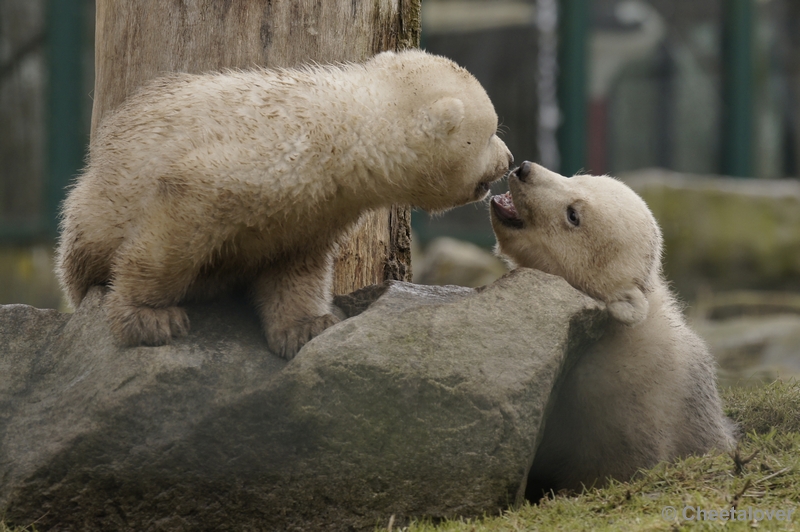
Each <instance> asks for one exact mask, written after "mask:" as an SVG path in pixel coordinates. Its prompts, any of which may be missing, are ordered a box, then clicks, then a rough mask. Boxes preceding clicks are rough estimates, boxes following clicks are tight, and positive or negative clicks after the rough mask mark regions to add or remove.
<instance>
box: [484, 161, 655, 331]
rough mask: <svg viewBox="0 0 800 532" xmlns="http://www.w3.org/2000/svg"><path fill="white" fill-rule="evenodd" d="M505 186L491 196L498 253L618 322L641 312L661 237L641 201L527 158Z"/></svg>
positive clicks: (615, 184) (601, 180)
mask: <svg viewBox="0 0 800 532" xmlns="http://www.w3.org/2000/svg"><path fill="white" fill-rule="evenodd" d="M509 188H510V192H509V193H506V194H503V195H499V196H494V197H493V198H492V200H491V217H492V227H493V228H494V232H495V235H496V237H497V244H498V251H499V252H500V253H501V254H503V255H505V256H506V257H508V258H509V259H511V260H512V261H513V262H514V263H516V264H517V265H519V266H526V267H529V268H536V269H538V270H542V271H544V272H547V273H551V274H554V275H558V276H561V277H563V278H564V279H566V281H567V282H568V283H569V284H571V285H572V286H574V287H575V288H577V289H579V290H581V291H583V292H585V293H587V294H589V295H590V296H592V297H595V298H597V299H600V300H602V301H605V302H606V304H607V306H608V310H609V313H610V314H611V315H612V316H613V317H614V318H615V319H617V320H618V321H620V322H622V323H625V324H627V325H635V324H637V323H639V322H640V321H642V320H643V319H644V318H645V317H647V312H648V307H649V304H648V300H647V295H648V293H649V292H650V291H651V290H652V289H653V288H654V286H655V284H656V283H657V282H658V280H659V278H660V276H661V249H662V236H661V230H660V228H659V226H658V223H657V222H656V220H655V218H654V217H653V214H652V213H651V212H650V209H649V208H648V207H647V205H646V204H645V202H644V200H642V198H640V197H639V196H638V195H637V194H636V193H635V192H634V191H633V190H631V189H630V188H628V186H627V185H625V184H624V183H622V182H621V181H618V180H616V179H614V178H611V177H607V176H591V175H577V176H574V177H570V178H567V177H564V176H561V175H559V174H556V173H555V172H551V171H549V170H547V169H545V168H543V167H541V166H539V165H536V164H532V163H530V162H528V161H525V162H524V163H522V165H521V166H520V167H519V168H517V169H516V170H515V171H513V172H512V173H511V174H510V176H509Z"/></svg>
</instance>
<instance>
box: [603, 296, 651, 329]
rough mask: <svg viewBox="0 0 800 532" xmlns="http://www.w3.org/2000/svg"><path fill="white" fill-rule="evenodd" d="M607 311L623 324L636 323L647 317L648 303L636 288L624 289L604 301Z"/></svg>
mask: <svg viewBox="0 0 800 532" xmlns="http://www.w3.org/2000/svg"><path fill="white" fill-rule="evenodd" d="M606 306H607V307H608V312H609V313H610V314H611V317H613V318H614V319H615V320H617V321H619V322H621V323H624V324H625V325H636V324H637V323H640V322H641V321H643V320H644V319H645V318H646V317H647V311H648V310H649V308H650V304H649V303H648V302H647V298H646V297H644V294H643V293H642V291H641V290H639V289H638V288H631V289H629V290H624V291H622V292H619V293H617V294H614V296H613V297H611V298H609V299H608V300H607V301H606Z"/></svg>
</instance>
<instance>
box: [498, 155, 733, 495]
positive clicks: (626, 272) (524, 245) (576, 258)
mask: <svg viewBox="0 0 800 532" xmlns="http://www.w3.org/2000/svg"><path fill="white" fill-rule="evenodd" d="M509 186H510V189H511V192H510V193H507V194H503V195H500V196H494V197H493V198H492V200H491V207H492V208H491V218H492V226H493V228H494V231H495V235H496V236H497V242H498V248H499V252H500V253H501V254H503V255H505V256H506V257H508V258H510V259H511V260H512V261H513V262H515V263H516V264H517V265H519V266H526V267H530V268H536V269H539V270H542V271H544V272H547V273H551V274H554V275H559V276H561V277H563V278H564V279H566V280H567V282H569V283H570V284H571V285H572V286H574V287H575V288H577V289H579V290H581V291H583V292H585V293H587V294H589V295H590V296H592V297H594V298H597V299H600V300H602V301H604V302H605V303H606V305H607V308H608V311H609V314H610V315H611V318H612V323H611V325H610V327H609V329H608V331H607V332H606V334H605V335H604V336H603V338H602V339H601V340H600V341H599V342H598V343H597V344H595V345H594V346H592V347H591V348H590V349H589V350H588V351H587V352H586V353H584V354H583V355H582V357H581V358H580V359H579V360H578V361H577V362H576V364H575V366H573V367H572V368H571V369H570V370H569V372H568V373H567V375H566V376H565V378H564V381H563V383H562V386H561V388H560V390H559V392H558V395H557V397H556V400H555V402H554V404H553V410H552V412H551V414H550V415H549V416H548V418H547V423H546V426H545V428H544V434H543V436H542V441H541V444H540V447H539V450H538V451H537V453H536V457H535V459H534V462H533V466H532V468H531V471H530V475H529V479H528V493H527V495H528V496H529V498H538V497H539V496H540V495H541V493H542V490H543V489H544V490H549V489H553V490H559V489H563V488H567V489H578V488H580V487H581V485H582V484H583V485H586V486H590V485H592V484H593V483H595V482H596V481H599V482H600V483H602V482H603V481H604V479H606V478H607V477H611V478H615V479H620V480H624V479H627V478H630V477H631V476H632V475H633V474H634V473H635V472H636V471H637V470H638V469H640V468H648V467H651V466H653V465H655V464H656V463H658V462H660V461H663V460H671V459H673V458H676V457H681V456H686V455H689V454H693V453H704V452H706V451H708V450H710V449H711V448H719V449H728V448H730V447H731V446H732V445H733V444H734V437H733V427H732V424H731V423H730V421H729V420H728V419H727V418H726V417H725V416H724V415H723V413H722V408H721V406H720V399H719V395H718V393H717V388H716V377H715V365H714V359H713V358H712V356H711V354H710V353H709V351H708V349H707V348H706V346H705V345H704V344H703V341H702V340H701V339H700V338H698V336H697V335H696V334H695V333H694V332H692V331H691V330H690V329H689V327H688V326H687V325H686V323H685V321H684V319H683V317H682V315H681V311H680V309H679V308H678V306H677V304H676V302H675V299H674V297H673V296H672V294H671V293H670V291H669V289H668V287H667V284H666V282H665V281H664V279H663V277H662V274H661V250H662V237H661V230H660V229H659V226H658V224H657V222H656V220H655V218H654V217H653V215H652V213H651V212H650V209H648V207H647V205H646V204H645V202H644V201H643V200H642V199H641V198H640V197H639V196H638V195H637V194H636V193H634V192H633V191H632V190H631V189H630V188H628V187H627V186H626V185H625V184H623V183H622V182H620V181H617V180H616V179H613V178H611V177H605V176H603V177H594V176H589V175H578V176H575V177H572V178H566V177H563V176H560V175H558V174H556V173H554V172H551V171H549V170H546V169H545V168H542V167H541V166H538V165H535V164H531V163H529V162H527V161H526V162H524V163H523V164H522V165H521V166H520V167H519V168H518V169H517V170H515V171H514V172H512V174H511V175H510V176H509Z"/></svg>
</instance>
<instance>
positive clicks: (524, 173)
mask: <svg viewBox="0 0 800 532" xmlns="http://www.w3.org/2000/svg"><path fill="white" fill-rule="evenodd" d="M532 168H533V165H532V164H531V163H530V161H523V163H522V164H521V165H519V168H517V171H516V172H514V173H515V174H516V175H517V177H518V178H519V180H520V181H525V180H526V179H527V178H528V176H530V175H531V170H532Z"/></svg>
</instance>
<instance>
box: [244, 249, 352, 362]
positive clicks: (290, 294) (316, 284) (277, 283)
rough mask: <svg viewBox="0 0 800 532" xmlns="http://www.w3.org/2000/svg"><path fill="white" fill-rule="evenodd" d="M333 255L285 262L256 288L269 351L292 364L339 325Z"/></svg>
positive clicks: (270, 270) (265, 274) (273, 267)
mask: <svg viewBox="0 0 800 532" xmlns="http://www.w3.org/2000/svg"><path fill="white" fill-rule="evenodd" d="M332 278H333V258H332V256H331V253H330V251H329V250H328V251H326V252H325V253H323V254H320V255H317V256H311V255H306V256H302V257H294V258H293V259H292V260H282V261H281V262H280V264H274V265H271V266H270V267H268V268H266V269H265V270H264V271H262V272H261V273H260V275H259V277H258V279H257V280H256V283H255V285H254V287H253V296H254V300H255V303H256V306H257V307H258V311H259V315H260V317H261V323H262V325H263V327H264V332H265V334H266V337H267V343H268V344H269V349H270V351H272V352H273V353H275V354H276V355H278V356H280V357H282V358H285V359H287V360H291V359H292V358H294V356H295V355H296V354H297V352H298V351H300V348H301V347H303V346H304V345H305V344H306V343H308V341H309V340H311V339H312V338H314V337H315V336H317V335H319V334H320V333H322V331H324V330H325V329H327V328H328V327H330V326H331V325H334V324H336V323H338V322H339V318H337V317H336V316H334V315H333V314H331V300H332V294H331V285H332Z"/></svg>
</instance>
